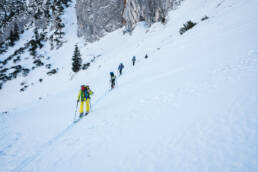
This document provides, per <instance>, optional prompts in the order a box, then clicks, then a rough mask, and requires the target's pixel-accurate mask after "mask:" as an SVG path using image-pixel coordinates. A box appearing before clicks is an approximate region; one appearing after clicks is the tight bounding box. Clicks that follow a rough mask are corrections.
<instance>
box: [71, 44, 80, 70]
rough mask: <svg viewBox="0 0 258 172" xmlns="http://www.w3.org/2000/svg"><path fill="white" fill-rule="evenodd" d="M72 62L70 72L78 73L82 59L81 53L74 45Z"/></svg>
mask: <svg viewBox="0 0 258 172" xmlns="http://www.w3.org/2000/svg"><path fill="white" fill-rule="evenodd" d="M72 61H73V63H72V70H73V71H74V72H79V71H80V70H81V66H82V59H81V53H80V50H79V48H78V45H75V49H74V53H73V58H72Z"/></svg>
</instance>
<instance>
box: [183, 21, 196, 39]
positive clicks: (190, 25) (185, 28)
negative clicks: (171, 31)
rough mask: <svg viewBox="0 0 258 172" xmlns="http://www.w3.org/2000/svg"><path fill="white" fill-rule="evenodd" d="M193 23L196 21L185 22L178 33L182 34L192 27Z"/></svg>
mask: <svg viewBox="0 0 258 172" xmlns="http://www.w3.org/2000/svg"><path fill="white" fill-rule="evenodd" d="M195 25H196V23H194V22H192V21H191V20H190V21H188V22H186V23H185V24H184V26H183V27H181V29H180V30H179V33H180V35H183V34H184V33H185V32H186V31H187V30H189V29H192V28H193V27H194V26H195Z"/></svg>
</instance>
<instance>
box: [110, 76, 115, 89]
mask: <svg viewBox="0 0 258 172" xmlns="http://www.w3.org/2000/svg"><path fill="white" fill-rule="evenodd" d="M110 82H111V89H113V88H114V87H115V83H116V76H115V74H114V72H110Z"/></svg>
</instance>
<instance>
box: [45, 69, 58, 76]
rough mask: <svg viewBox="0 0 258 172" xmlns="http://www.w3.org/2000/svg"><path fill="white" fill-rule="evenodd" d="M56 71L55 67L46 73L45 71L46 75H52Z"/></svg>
mask: <svg viewBox="0 0 258 172" xmlns="http://www.w3.org/2000/svg"><path fill="white" fill-rule="evenodd" d="M56 73H57V69H52V70H51V71H49V72H48V73H47V75H50V76H51V75H54V74H56Z"/></svg>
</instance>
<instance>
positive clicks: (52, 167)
mask: <svg viewBox="0 0 258 172" xmlns="http://www.w3.org/2000/svg"><path fill="white" fill-rule="evenodd" d="M257 11H258V1H256V0H250V1H248V2H246V1H244V0H214V1H212V2H208V1H207V0H195V1H194V2H192V1H188V0H186V1H185V2H184V3H182V6H181V7H180V8H179V9H178V10H176V11H172V12H171V13H170V16H169V21H168V23H167V25H162V24H159V23H157V24H155V25H153V26H152V27H151V28H149V29H148V28H145V26H144V24H143V23H140V24H139V25H138V26H137V28H136V30H135V31H134V32H133V34H132V36H129V35H123V34H122V29H121V30H118V31H115V32H113V33H111V34H108V35H106V36H105V37H104V38H103V39H101V40H100V41H98V42H95V43H94V44H89V45H87V46H85V45H84V43H83V41H82V40H80V39H78V38H76V24H74V23H73V22H74V21H76V20H75V19H76V18H75V13H74V12H75V11H74V8H73V7H71V8H69V9H67V12H66V14H67V15H65V16H64V19H65V20H67V22H66V26H69V27H67V28H66V29H67V35H66V39H67V41H68V42H67V43H66V44H65V45H64V47H62V48H61V49H59V50H57V51H48V49H47V48H46V49H45V51H46V53H47V54H48V55H50V56H54V57H55V58H53V59H51V60H52V62H51V63H52V64H55V65H57V66H58V67H59V68H60V72H59V73H58V74H57V75H54V76H51V77H47V76H46V75H45V74H44V71H42V70H40V69H39V70H38V71H37V72H35V74H34V75H33V76H30V79H31V80H33V79H34V80H35V81H37V79H38V77H39V76H40V77H42V78H44V81H43V83H42V84H39V83H36V84H34V85H33V86H31V87H30V88H29V89H28V90H27V91H25V92H24V93H19V90H18V87H17V85H18V84H19V83H20V82H21V80H22V78H20V79H17V80H15V81H12V82H10V83H7V85H6V86H5V87H4V89H3V90H1V91H0V94H1V98H0V102H1V104H0V111H8V113H7V114H1V116H0V171H1V172H9V171H12V172H16V171H17V172H18V171H19V172H20V171H24V172H25V171H26V172H27V171H31V172H32V171H35V172H41V171H42V172H46V171H57V172H59V171H60V172H61V171H62V172H64V171H112V172H114V171H117V172H122V171H134V172H136V171H139V172H142V171H148V172H149V171H196V172H199V171H234V172H235V171H239V172H240V171H241V172H242V171H257V170H258V157H257V155H258V150H257V145H258V106H257V105H258V87H257V86H258V47H257V42H258V32H257V28H258V13H257ZM206 15H207V16H208V17H209V19H208V20H205V21H201V18H203V17H204V16H206ZM188 20H192V21H194V22H197V23H198V24H197V25H196V26H195V27H194V28H193V29H191V30H189V31H187V32H186V33H185V34H183V35H180V34H179V32H178V31H179V29H180V27H182V25H183V24H184V23H186V21H188ZM76 43H78V45H79V47H80V50H81V53H82V54H83V57H84V61H85V62H87V61H89V60H91V59H92V57H93V56H96V57H97V56H98V57H97V58H96V59H95V61H94V63H92V64H91V67H90V68H89V69H88V70H86V71H81V72H80V73H78V74H76V75H75V76H74V78H73V79H72V80H71V57H72V53H73V49H74V44H76ZM146 53H147V54H148V56H149V58H148V59H144V56H145V54H146ZM133 55H135V56H136V58H137V62H136V66H134V67H133V66H132V65H131V61H130V60H131V57H132V56H133ZM120 62H123V63H124V64H125V70H124V73H123V75H122V76H121V77H119V78H118V81H117V87H116V88H115V89H114V90H112V91H109V72H110V71H115V72H117V67H118V64H119V63H120ZM84 83H87V84H89V85H90V87H91V88H92V90H93V91H94V95H93V97H92V112H91V113H90V114H89V115H88V116H87V117H85V118H83V119H82V120H81V121H80V122H78V123H76V124H74V123H73V119H74V112H75V106H76V97H77V93H78V89H79V87H80V85H81V84H84ZM39 97H42V99H39Z"/></svg>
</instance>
